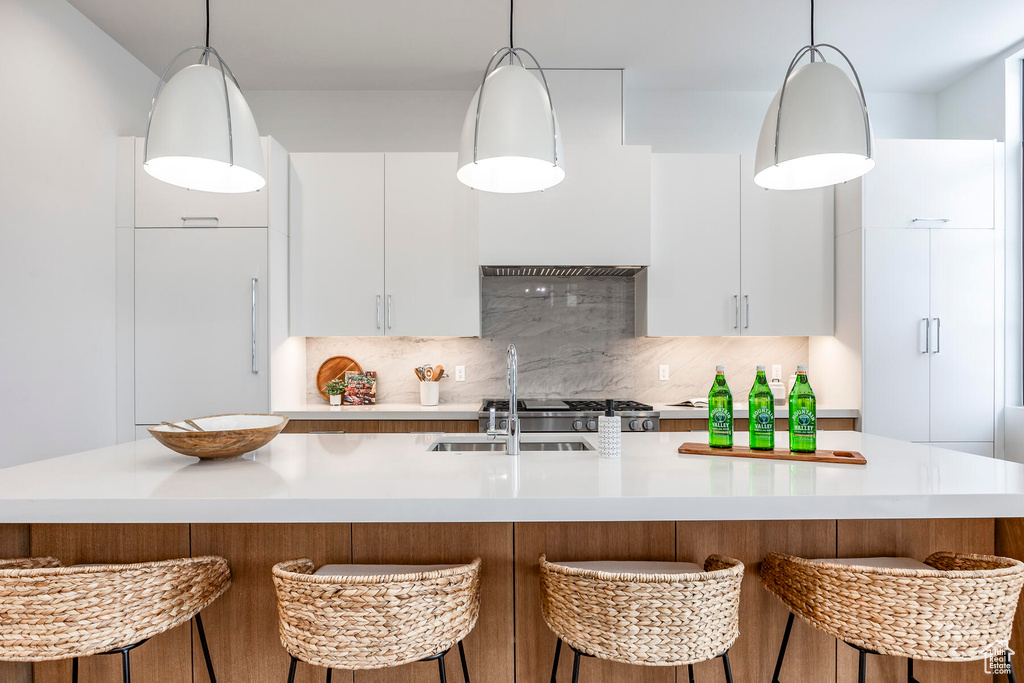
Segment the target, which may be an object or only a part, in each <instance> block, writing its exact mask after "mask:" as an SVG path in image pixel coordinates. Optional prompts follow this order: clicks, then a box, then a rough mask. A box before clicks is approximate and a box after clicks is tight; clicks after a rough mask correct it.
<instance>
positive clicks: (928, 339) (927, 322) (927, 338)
mask: <svg viewBox="0 0 1024 683" xmlns="http://www.w3.org/2000/svg"><path fill="white" fill-rule="evenodd" d="M921 320H923V321H924V351H922V352H921V353H931V350H932V319H931V318H921Z"/></svg>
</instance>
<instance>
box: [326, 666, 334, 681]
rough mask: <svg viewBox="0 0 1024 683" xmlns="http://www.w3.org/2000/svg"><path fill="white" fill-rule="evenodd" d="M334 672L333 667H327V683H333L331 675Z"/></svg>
mask: <svg viewBox="0 0 1024 683" xmlns="http://www.w3.org/2000/svg"><path fill="white" fill-rule="evenodd" d="M332 671H333V670H332V669H331V667H327V683H331V673H332Z"/></svg>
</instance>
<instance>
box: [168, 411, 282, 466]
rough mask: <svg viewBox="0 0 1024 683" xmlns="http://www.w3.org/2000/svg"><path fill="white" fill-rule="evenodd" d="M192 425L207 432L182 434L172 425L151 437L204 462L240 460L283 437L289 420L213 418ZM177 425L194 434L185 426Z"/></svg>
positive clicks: (247, 416) (276, 417)
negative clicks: (280, 436)
mask: <svg viewBox="0 0 1024 683" xmlns="http://www.w3.org/2000/svg"><path fill="white" fill-rule="evenodd" d="M192 422H195V423H196V424H197V425H199V426H200V427H202V428H203V430H204V431H202V432H197V431H187V432H184V431H181V430H180V429H175V428H174V427H171V426H169V425H156V426H155V427H150V428H149V433H150V434H152V435H153V438H155V439H156V440H157V441H159V442H160V443H162V444H163V445H165V446H167V447H168V448H170V449H171V450H172V451H176V452H178V453H181V454H182V455H191V456H193V457H196V458H201V459H203V460H224V459H227V458H238V457H241V456H243V455H245V454H246V453H251V452H252V451H255V450H257V449H259V448H263V447H264V446H266V445H267V444H268V443H270V442H271V441H272V440H273V438H274V437H275V436H277V435H278V434H280V433H281V430H282V429H284V427H285V425H286V424H288V418H287V417H282V416H281V415H253V414H241V415H210V416H208V417H197V418H195V419H194V420H192ZM174 424H176V425H179V426H181V427H184V428H185V429H189V430H191V429H192V428H191V427H189V426H188V425H187V424H185V423H184V422H175V423H174Z"/></svg>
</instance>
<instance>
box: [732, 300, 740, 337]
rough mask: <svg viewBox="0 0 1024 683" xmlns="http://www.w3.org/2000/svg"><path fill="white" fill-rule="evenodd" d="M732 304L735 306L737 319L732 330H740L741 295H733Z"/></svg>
mask: <svg viewBox="0 0 1024 683" xmlns="http://www.w3.org/2000/svg"><path fill="white" fill-rule="evenodd" d="M732 304H733V307H734V308H735V309H736V318H735V320H734V322H733V324H732V329H734V330H738V329H739V328H740V295H739V294H733V296H732Z"/></svg>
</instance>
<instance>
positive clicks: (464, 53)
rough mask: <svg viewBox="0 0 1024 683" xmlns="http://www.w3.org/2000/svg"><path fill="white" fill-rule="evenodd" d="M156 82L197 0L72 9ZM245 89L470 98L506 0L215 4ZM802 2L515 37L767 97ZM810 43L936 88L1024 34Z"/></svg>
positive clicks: (618, 8)
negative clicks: (445, 93)
mask: <svg viewBox="0 0 1024 683" xmlns="http://www.w3.org/2000/svg"><path fill="white" fill-rule="evenodd" d="M70 2H71V4H72V5H74V6H75V7H77V8H78V9H79V10H80V11H81V12H82V13H83V14H85V15H86V16H87V17H88V18H89V19H91V20H92V21H93V22H94V23H96V24H97V25H98V26H99V27H100V28H101V29H103V30H104V31H106V32H107V33H108V34H109V35H110V36H112V37H113V38H114V39H115V40H116V41H117V42H119V43H120V44H122V45H123V46H124V47H125V48H127V49H128V50H129V51H130V52H131V53H132V54H134V55H135V56H137V57H138V58H139V59H140V60H142V62H144V63H145V64H146V65H147V66H148V67H149V68H151V69H152V70H153V71H155V72H157V73H159V72H160V71H161V70H162V69H163V68H164V66H165V65H166V63H167V62H168V61H169V60H170V59H171V57H173V56H174V55H175V54H176V53H177V52H178V51H179V50H180V49H182V48H183V47H185V46H188V45H198V44H201V43H202V42H203V32H204V29H205V14H204V13H205V5H204V0H173V1H163V2H154V1H151V0H147V1H145V2H140V1H138V0H70ZM211 5H212V17H213V21H212V23H213V26H212V31H211V43H212V45H213V46H214V47H215V48H217V49H218V50H219V51H220V53H221V54H222V55H223V56H224V58H225V59H226V60H227V61H228V63H229V64H230V66H231V67H232V69H233V70H234V72H235V74H236V75H237V77H238V79H239V82H240V83H241V85H242V87H243V89H247V90H304V89H318V90H343V89H372V90H391V89H469V88H472V87H474V86H475V85H476V84H477V82H478V79H479V77H480V74H481V73H482V70H483V68H484V66H485V64H486V62H487V59H488V58H489V57H490V55H491V53H492V52H493V51H494V50H496V49H498V48H499V47H501V46H503V45H505V44H506V43H507V42H508V3H507V2H504V1H501V0H429V1H424V0H361V1H356V0H211ZM808 7H809V3H808V2H807V1H805V0H699V1H698V0H519V1H518V2H517V3H516V8H515V9H516V44H517V45H520V46H522V47H525V48H527V49H529V50H530V51H531V52H533V54H534V55H536V57H537V59H539V60H540V63H541V64H542V65H543V66H544V67H545V68H548V67H551V68H556V67H557V68H625V69H626V74H627V75H626V79H627V80H626V83H627V86H628V87H631V88H680V89H686V90H753V91H768V90H775V89H776V88H777V87H778V86H779V84H780V82H781V80H782V77H783V75H784V74H785V69H786V66H787V65H788V63H789V60H790V58H791V57H792V55H793V54H794V53H795V52H796V50H797V48H798V47H800V46H801V45H803V44H805V43H806V42H807V40H808ZM816 15H817V16H816V38H817V39H818V41H819V42H828V43H833V44H835V45H837V46H839V47H840V48H842V49H843V50H844V51H846V53H847V54H848V55H849V56H850V58H851V59H852V60H853V62H854V64H855V65H856V66H857V68H858V70H859V71H860V72H861V77H862V78H863V80H864V83H865V88H866V89H868V90H870V91H874V92H935V91H937V90H939V89H941V88H943V87H945V86H946V85H949V84H950V83H952V82H953V81H955V80H956V79H958V78H959V77H961V76H962V75H964V74H965V73H967V72H968V71H970V70H971V69H972V68H974V67H976V66H978V65H979V64H980V63H981V62H982V61H984V60H985V59H988V58H989V57H991V56H993V55H995V54H996V53H998V52H999V51H1001V50H1003V49H1005V48H1006V47H1009V46H1010V45H1012V44H1014V43H1015V42H1017V41H1019V40H1020V39H1021V38H1024V2H1021V1H1020V0H968V1H965V0H858V1H857V2H850V1H849V0H818V1H817V4H816Z"/></svg>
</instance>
